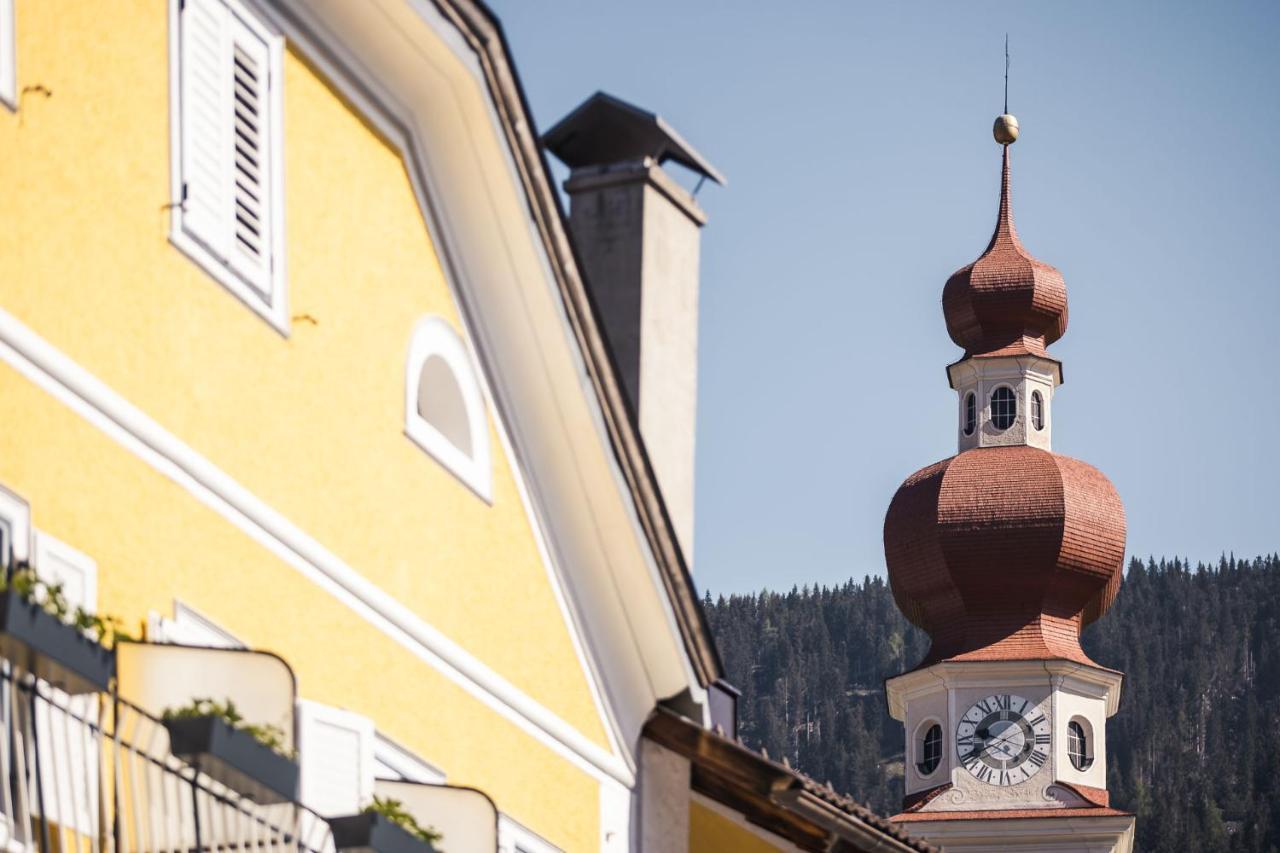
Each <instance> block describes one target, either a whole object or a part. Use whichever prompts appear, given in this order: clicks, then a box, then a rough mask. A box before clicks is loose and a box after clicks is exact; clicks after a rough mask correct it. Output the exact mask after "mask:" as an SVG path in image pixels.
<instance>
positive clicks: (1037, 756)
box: [1027, 752, 1046, 767]
mask: <svg viewBox="0 0 1280 853" xmlns="http://www.w3.org/2000/svg"><path fill="white" fill-rule="evenodd" d="M1045 758H1046V756H1045V754H1044V753H1043V752H1033V753H1031V754H1030V755H1028V756H1027V761H1030V762H1031V763H1032V764H1034V765H1035V766H1036V767H1043V766H1044V762H1045Z"/></svg>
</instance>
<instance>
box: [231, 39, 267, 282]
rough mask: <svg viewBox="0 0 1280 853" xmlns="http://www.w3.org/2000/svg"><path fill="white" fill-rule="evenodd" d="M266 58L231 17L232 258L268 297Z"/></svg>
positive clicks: (262, 45) (258, 44)
mask: <svg viewBox="0 0 1280 853" xmlns="http://www.w3.org/2000/svg"><path fill="white" fill-rule="evenodd" d="M269 69H270V55H269V53H268V51H267V45H266V42H264V41H263V40H262V39H261V38H259V37H258V36H257V35H256V34H255V33H253V32H252V31H251V30H250V29H249V28H248V27H246V26H245V25H244V23H243V22H242V21H241V20H240V19H239V18H236V17H234V16H233V17H232V27H231V72H232V73H231V83H232V115H233V117H234V118H233V120H232V129H233V132H232V148H233V151H232V167H233V168H232V184H233V186H232V206H233V210H234V218H233V223H232V244H231V245H232V260H231V264H232V266H233V267H235V269H236V271H237V272H239V273H240V274H241V275H242V276H243V277H244V278H245V280H246V281H248V282H249V284H251V285H252V286H253V287H255V288H257V289H258V290H259V291H260V292H261V293H262V294H263V295H264V296H266V297H267V298H268V299H270V297H271V237H272V235H271V205H272V203H273V199H272V198H271V174H270V169H271V166H270V164H271V158H272V152H271V150H270V144H271V132H270V122H271V116H270V114H269V109H270V103H271V100H270V94H269V92H268V88H269V85H270V75H269V73H268V72H269Z"/></svg>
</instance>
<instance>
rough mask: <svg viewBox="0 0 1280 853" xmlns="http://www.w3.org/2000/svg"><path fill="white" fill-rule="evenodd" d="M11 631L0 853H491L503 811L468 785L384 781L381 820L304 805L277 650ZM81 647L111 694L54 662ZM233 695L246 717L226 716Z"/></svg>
mask: <svg viewBox="0 0 1280 853" xmlns="http://www.w3.org/2000/svg"><path fill="white" fill-rule="evenodd" d="M10 621H12V620H10ZM16 624H17V623H15V625H16ZM18 627H19V629H20V628H21V626H18ZM13 628H14V625H8V624H5V623H4V622H3V620H0V653H3V654H4V656H3V657H0V853H7V852H8V851H13V853H19V852H21V853H27V851H50V852H51V853H52V852H53V851H57V853H63V852H64V851H104V852H105V851H130V852H131V853H132V851H138V853H151V851H156V852H157V853H159V851H172V852H173V853H178V852H179V851H181V853H195V851H224V850H225V851H259V850H261V851H271V850H281V851H283V850H289V851H295V853H331V851H332V853H339V851H348V850H349V851H369V853H392V851H396V853H433V851H435V849H436V848H435V847H434V846H433V844H432V840H431V838H430V837H429V836H431V835H432V834H433V833H431V832H428V831H427V830H426V829H425V827H432V828H433V829H434V828H439V829H442V830H443V831H444V832H446V833H447V834H448V836H449V839H450V840H449V851H450V853H492V851H494V850H495V849H496V846H497V812H496V810H495V809H494V807H493V803H492V801H491V800H489V798H488V797H486V796H484V795H483V794H481V793H479V792H477V791H474V790H471V789H465V788H457V787H452V786H448V785H443V784H439V785H437V784H420V783H414V782H405V781H399V782H393V781H389V780H378V781H375V783H374V788H373V793H374V796H375V797H377V798H378V800H377V801H376V802H379V803H380V804H381V809H382V812H381V813H374V812H372V811H365V812H360V813H358V814H347V815H341V816H335V815H321V814H319V813H317V812H316V811H314V810H312V809H310V808H307V807H306V806H304V805H302V804H301V803H300V802H298V799H299V760H298V750H297V747H298V746H299V744H298V738H297V732H296V730H295V714H296V708H297V707H298V700H297V696H296V693H295V682H294V678H293V673H292V671H291V670H290V669H289V667H288V665H287V664H286V663H285V662H284V661H283V660H281V659H280V658H279V657H277V656H275V655H271V654H265V653H261V652H254V651H250V650H247V649H224V648H206V647H199V646H183V645H175V644H164V643H161V644H156V643H139V642H131V641H125V642H120V643H118V644H116V645H115V646H114V647H112V648H106V647H102V646H97V645H96V644H95V643H92V641H90V640H88V638H87V637H86V636H85V635H84V634H82V633H81V632H80V630H79V629H78V628H75V627H73V626H71V625H68V624H65V623H62V622H59V621H57V620H54V622H52V623H50V624H47V625H43V626H42V632H32V631H26V632H25V633H22V632H21V631H20V630H19V632H18V633H14V632H13V630H12V629H13ZM68 632H70V634H68ZM11 634H13V636H10V635H11ZM72 635H74V636H72ZM18 640H21V642H18ZM80 641H86V642H90V643H91V644H92V645H94V646H95V650H94V654H95V655H100V656H103V657H105V658H109V661H107V662H105V663H103V665H102V667H101V668H102V669H103V671H107V670H108V669H109V670H110V671H111V672H113V673H114V678H113V679H112V680H111V682H110V686H109V690H103V689H101V688H100V687H98V686H97V684H98V683H97V682H95V681H94V679H86V678H84V677H83V676H82V675H81V674H77V673H75V672H71V671H69V670H67V669H66V668H65V667H63V666H62V665H61V664H60V663H59V662H58V658H60V657H62V658H66V657H67V653H66V652H67V649H68V647H69V646H74V645H75V644H76V643H78V642H80ZM14 649H17V650H18V653H13V650H14ZM73 651H74V650H73ZM202 692H203V693H211V694H212V695H218V696H222V695H225V696H227V702H226V704H225V705H224V706H223V707H222V709H221V710H214V711H210V710H208V709H210V708H214V707H216V706H218V704H219V703H210V702H209V701H208V700H196V701H195V702H193V701H192V697H193V696H196V695H200V693H202ZM233 700H234V703H235V706H236V708H237V709H243V717H240V716H239V714H240V711H239V710H237V712H236V714H234V715H233V714H230V713H227V710H226V708H227V707H228V706H230V705H231V703H232V701H233ZM175 708H184V709H186V713H183V714H178V715H175V714H174V713H173V709H175ZM277 724H278V725H277ZM264 731H268V732H270V733H271V737H264V735H263V732H264ZM269 741H270V743H268V742H269ZM302 746H303V747H304V748H305V746H306V744H305V743H304V744H302ZM304 754H305V749H304ZM329 769H336V771H337V772H338V773H340V774H343V773H344V770H343V769H342V768H340V767H339V768H329ZM348 770H349V771H350V772H351V773H353V774H354V773H355V772H356V768H355V767H351V768H348ZM419 822H420V823H419Z"/></svg>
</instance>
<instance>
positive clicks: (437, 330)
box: [404, 315, 493, 503]
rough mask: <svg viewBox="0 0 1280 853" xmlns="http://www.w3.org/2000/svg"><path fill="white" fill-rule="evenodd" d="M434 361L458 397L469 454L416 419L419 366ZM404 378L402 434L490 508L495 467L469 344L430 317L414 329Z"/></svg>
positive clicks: (417, 415)
mask: <svg viewBox="0 0 1280 853" xmlns="http://www.w3.org/2000/svg"><path fill="white" fill-rule="evenodd" d="M432 356H439V357H440V358H441V359H443V360H444V362H445V364H446V365H448V367H449V369H450V370H451V371H452V372H453V376H454V379H455V380H457V383H458V388H459V389H460V390H461V392H462V403H463V406H464V408H465V409H466V411H467V428H468V430H469V431H470V438H471V454H470V455H467V454H466V453H464V452H463V451H462V450H461V449H459V448H458V447H457V446H456V445H455V444H454V443H453V442H452V441H450V440H449V439H448V438H446V437H445V435H444V434H443V433H441V432H440V431H439V430H438V429H436V428H435V426H434V425H433V424H431V423H430V422H429V421H428V420H427V419H426V418H424V417H422V416H421V415H420V414H418V383H419V380H420V379H421V377H422V367H423V365H424V364H425V363H426V361H427V359H428V358H430V357H432ZM404 377H405V379H404V432H405V435H407V436H408V437H409V438H410V439H411V440H412V441H413V442H414V443H415V444H417V445H418V446H419V447H421V448H422V449H423V450H425V451H426V452H427V453H428V454H430V455H431V457H432V458H434V459H435V460H436V461H437V462H439V463H440V464H441V465H443V466H444V467H445V468H446V469H448V471H449V472H450V473H452V474H453V475H454V476H455V477H457V478H458V479H459V480H461V481H462V483H463V484H464V485H465V486H467V487H468V488H469V489H471V491H473V492H475V493H476V494H477V495H478V496H479V497H480V498H481V500H483V501H485V502H486V503H492V502H493V463H492V456H491V450H490V448H489V419H488V417H487V414H486V409H485V402H484V392H483V391H482V389H481V387H480V380H479V376H478V374H477V372H476V369H475V366H474V363H473V361H472V358H471V354H470V353H469V352H468V351H467V345H466V344H465V343H464V342H463V340H462V336H461V335H459V334H458V333H457V332H456V331H454V329H453V327H452V326H451V325H449V323H448V321H447V320H445V319H444V318H443V317H439V316H436V315H429V316H427V317H423V318H422V319H421V320H419V321H418V322H417V324H416V325H415V326H414V329H413V337H412V338H411V339H410V342H409V356H408V359H407V360H406V362H405V372H404Z"/></svg>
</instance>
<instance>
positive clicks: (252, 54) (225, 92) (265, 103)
mask: <svg viewBox="0 0 1280 853" xmlns="http://www.w3.org/2000/svg"><path fill="white" fill-rule="evenodd" d="M180 26H181V35H182V41H181V51H182V56H181V58H180V62H181V76H182V92H181V99H182V104H181V110H182V126H181V144H182V188H183V198H182V228H183V230H184V231H185V232H186V233H187V235H188V236H190V237H191V238H192V239H194V240H196V241H198V242H200V243H201V244H202V245H204V247H205V248H206V249H207V250H208V251H209V252H210V253H211V254H212V255H213V256H214V258H215V259H216V260H217V261H219V262H220V263H222V264H225V265H226V266H227V267H229V268H230V269H231V270H232V271H233V272H234V273H235V274H236V275H237V276H238V277H239V278H240V279H242V280H243V281H244V282H245V283H246V284H248V285H249V286H250V287H252V288H253V289H254V290H255V291H257V292H258V293H259V295H261V296H262V297H263V298H264V299H265V300H267V301H270V298H271V263H272V258H271V247H272V234H271V219H272V215H271V205H272V204H273V201H274V200H273V199H272V198H271V186H272V180H271V174H270V170H271V162H272V159H271V158H272V154H273V152H272V151H271V150H270V141H271V121H272V117H271V115H270V104H271V103H272V100H271V97H270V92H269V87H270V76H269V74H268V70H269V67H270V51H269V48H268V46H267V43H266V42H265V41H264V40H263V38H262V37H261V36H260V35H258V34H257V33H256V32H254V30H253V29H251V28H250V27H249V26H248V25H247V24H246V23H245V22H244V21H243V20H241V18H240V17H239V16H238V15H237V14H236V13H235V11H234V10H233V9H232V8H231V7H230V6H228V5H227V4H226V3H225V2H222V0H183V5H182V18H181V23H180Z"/></svg>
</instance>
